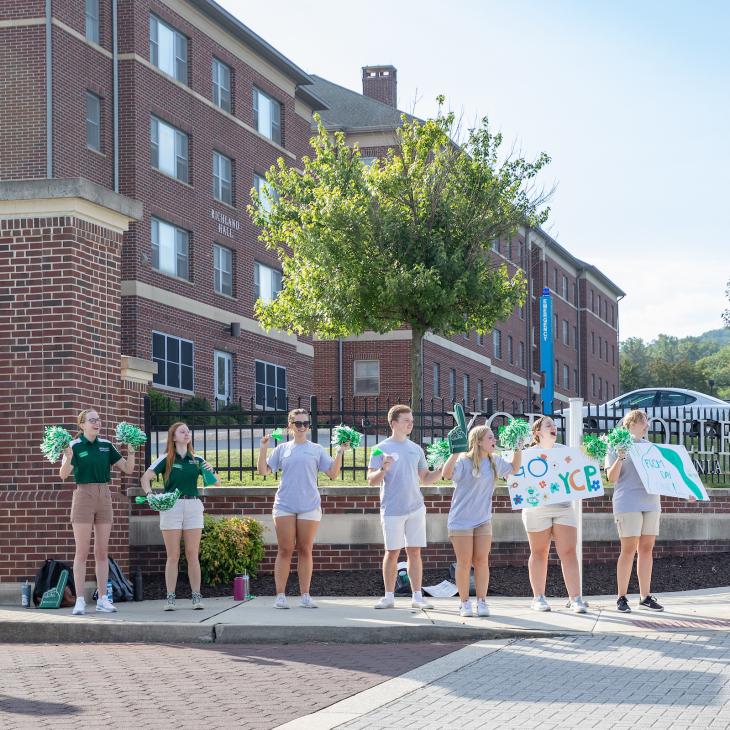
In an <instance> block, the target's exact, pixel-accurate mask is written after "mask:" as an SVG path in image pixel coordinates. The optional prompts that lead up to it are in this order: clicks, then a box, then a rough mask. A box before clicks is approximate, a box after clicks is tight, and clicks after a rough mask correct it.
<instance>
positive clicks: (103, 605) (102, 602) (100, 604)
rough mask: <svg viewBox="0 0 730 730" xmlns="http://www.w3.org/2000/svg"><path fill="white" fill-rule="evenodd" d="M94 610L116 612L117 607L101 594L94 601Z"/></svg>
mask: <svg viewBox="0 0 730 730" xmlns="http://www.w3.org/2000/svg"><path fill="white" fill-rule="evenodd" d="M96 610H97V611H98V612H99V613H116V612H117V607H116V606H115V605H114V604H113V603H112V602H111V601H110V600H109V599H108V598H107V597H106V596H102V597H101V598H99V599H98V600H97V602H96Z"/></svg>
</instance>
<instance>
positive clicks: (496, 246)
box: [492, 238, 499, 253]
mask: <svg viewBox="0 0 730 730" xmlns="http://www.w3.org/2000/svg"><path fill="white" fill-rule="evenodd" d="M492 251H496V252H497V253H499V238H493V239H492Z"/></svg>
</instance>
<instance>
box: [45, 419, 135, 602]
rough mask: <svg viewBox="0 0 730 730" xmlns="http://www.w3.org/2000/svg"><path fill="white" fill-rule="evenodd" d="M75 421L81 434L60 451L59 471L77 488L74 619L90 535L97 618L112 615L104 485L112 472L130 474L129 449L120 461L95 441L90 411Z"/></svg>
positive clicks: (108, 501) (97, 422) (96, 428)
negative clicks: (92, 535) (107, 588)
mask: <svg viewBox="0 0 730 730" xmlns="http://www.w3.org/2000/svg"><path fill="white" fill-rule="evenodd" d="M77 421H78V426H79V429H80V431H79V432H78V433H77V434H76V438H74V439H73V441H71V443H70V444H69V445H68V446H67V447H66V448H65V449H64V451H63V461H62V462H61V468H60V470H59V476H60V477H61V479H63V480H65V479H66V478H67V477H68V476H69V475H70V474H71V472H72V471H73V475H74V481H75V482H76V485H77V486H76V490H75V491H74V494H73V499H72V501H71V525H72V526H73V531H74V540H75V542H76V553H75V555H74V568H73V570H74V582H75V584H76V590H77V591H78V593H79V595H78V596H77V598H76V605H75V606H74V608H73V615H74V616H80V615H83V614H84V613H85V612H86V600H85V599H84V585H85V584H86V558H87V557H88V554H89V549H90V547H91V532H92V530H93V532H94V560H95V563H96V583H97V591H98V596H99V598H98V599H97V602H96V610H97V611H99V612H101V613H114V612H115V611H116V610H117V609H116V607H115V606H114V604H113V603H111V602H110V601H109V600H108V599H107V596H106V583H107V579H108V577H109V555H108V552H109V535H110V534H111V531H112V518H113V510H112V497H111V493H110V491H109V482H110V481H111V467H112V466H115V467H116V468H117V469H119V470H120V471H122V472H124V473H125V474H132V472H134V447H133V446H132V445H131V444H130V445H127V458H126V459H125V458H124V457H123V456H122V455H121V454H120V453H119V451H117V449H116V448H115V447H114V445H113V444H112V442H111V441H107V439H103V438H101V437H100V436H99V433H100V431H101V418H99V414H98V413H97V412H96V411H95V410H94V409H89V410H85V411H81V413H79V415H78V419H77Z"/></svg>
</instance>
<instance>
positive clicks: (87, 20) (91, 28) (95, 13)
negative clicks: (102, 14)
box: [84, 0, 101, 45]
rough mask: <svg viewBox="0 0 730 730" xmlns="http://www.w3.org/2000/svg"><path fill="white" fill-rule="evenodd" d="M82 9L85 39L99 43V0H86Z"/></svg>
mask: <svg viewBox="0 0 730 730" xmlns="http://www.w3.org/2000/svg"><path fill="white" fill-rule="evenodd" d="M85 5H86V7H85V9H84V26H85V27H84V33H85V37H86V40H87V41H91V42H92V43H96V44H97V45H99V42H100V38H101V24H100V22H99V0H86V3H85Z"/></svg>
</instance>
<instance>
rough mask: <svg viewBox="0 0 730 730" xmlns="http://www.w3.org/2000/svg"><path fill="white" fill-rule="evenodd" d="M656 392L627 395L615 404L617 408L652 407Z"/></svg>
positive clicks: (647, 391)
mask: <svg viewBox="0 0 730 730" xmlns="http://www.w3.org/2000/svg"><path fill="white" fill-rule="evenodd" d="M655 393H656V391H654V390H645V391H642V392H641V393H629V395H625V396H624V397H623V398H621V399H620V400H619V401H618V402H617V403H616V407H617V408H650V407H651V406H653V405H654V395H655Z"/></svg>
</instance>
